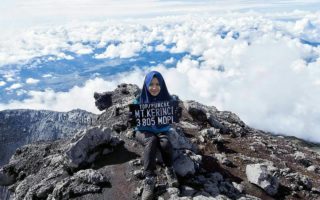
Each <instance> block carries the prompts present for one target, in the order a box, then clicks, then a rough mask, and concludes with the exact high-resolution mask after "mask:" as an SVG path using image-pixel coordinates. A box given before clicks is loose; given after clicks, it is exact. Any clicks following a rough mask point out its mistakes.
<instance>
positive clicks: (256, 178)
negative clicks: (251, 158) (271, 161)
mask: <svg viewBox="0 0 320 200" xmlns="http://www.w3.org/2000/svg"><path fill="white" fill-rule="evenodd" d="M270 168H272V166H270V165H268V164H260V163H259V164H252V165H247V167H246V174H247V178H248V181H249V182H251V183H253V184H256V185H258V186H259V187H261V188H262V189H264V190H265V191H266V192H267V193H268V194H270V195H275V194H277V192H278V187H279V182H278V179H277V178H276V177H274V176H272V174H271V171H270Z"/></svg>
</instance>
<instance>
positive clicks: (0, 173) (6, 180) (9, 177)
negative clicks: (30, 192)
mask: <svg viewBox="0 0 320 200" xmlns="http://www.w3.org/2000/svg"><path fill="white" fill-rule="evenodd" d="M14 182H15V176H14V174H10V173H9V172H8V171H7V170H5V169H3V168H1V169H0V185H2V186H7V185H11V184H13V183H14Z"/></svg>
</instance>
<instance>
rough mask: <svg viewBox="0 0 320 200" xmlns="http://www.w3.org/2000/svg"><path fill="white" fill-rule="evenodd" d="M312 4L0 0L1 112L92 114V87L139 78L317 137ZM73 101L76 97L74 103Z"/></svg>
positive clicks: (267, 125)
mask: <svg viewBox="0 0 320 200" xmlns="http://www.w3.org/2000/svg"><path fill="white" fill-rule="evenodd" d="M319 5H320V3H319V1H313V0H308V1H268V2H267V3H265V1H230V0H227V1H144V0H139V1H134V3H132V1H128V0H123V1H105V0H91V1H89V0H70V1H62V0H56V1H53V0H42V1H38V0H29V1H22V0H13V1H8V0H5V1H2V2H1V3H0V26H1V28H2V30H1V33H0V94H1V97H0V110H3V109H13V108H31V109H49V110H58V111H68V110H71V109H75V108H81V109H85V110H88V111H91V112H95V113H99V111H98V110H97V109H96V108H95V105H94V100H93V97H92V96H93V92H95V91H97V92H105V91H107V90H113V89H114V88H115V87H116V86H117V84H120V83H122V82H127V83H134V84H137V85H140V86H141V84H142V81H143V78H144V75H145V74H146V72H147V71H150V70H158V71H160V72H161V73H162V74H163V75H164V77H165V80H166V82H167V85H168V88H169V91H170V92H171V93H174V94H177V95H179V96H180V98H181V99H183V100H187V99H193V100H197V101H199V102H201V103H204V104H207V105H213V106H216V107H217V108H218V109H219V110H229V111H232V112H235V113H236V114H238V115H239V116H240V117H241V119H243V120H244V121H245V122H246V123H247V124H249V125H250V126H253V127H256V128H259V129H263V130H268V131H272V132H276V133H284V134H288V135H295V136H298V137H302V138H305V139H309V140H316V141H319V142H320V140H319V138H320V137H319V136H318V135H319V131H320V124H319V120H320V114H319V113H320V105H319V104H318V102H319V101H320V78H319V77H320V49H319V48H320V47H319V45H320V12H319V10H320V9H319V8H320V6H319ZM79 99H81V101H79Z"/></svg>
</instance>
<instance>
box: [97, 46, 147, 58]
mask: <svg viewBox="0 0 320 200" xmlns="http://www.w3.org/2000/svg"><path fill="white" fill-rule="evenodd" d="M141 49H142V45H141V44H140V43H139V42H126V43H121V44H119V45H114V44H111V45H109V46H108V47H107V49H106V51H105V52H104V53H102V54H98V55H95V58H97V59H101V58H117V57H119V58H130V57H133V56H137V55H138V54H137V53H138V52H139V51H141Z"/></svg>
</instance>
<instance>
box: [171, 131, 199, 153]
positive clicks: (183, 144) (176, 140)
mask: <svg viewBox="0 0 320 200" xmlns="http://www.w3.org/2000/svg"><path fill="white" fill-rule="evenodd" d="M168 136H169V140H170V142H171V144H172V146H173V148H174V149H176V150H179V149H188V150H191V151H193V152H195V153H196V152H197V151H198V149H197V147H196V146H195V145H194V144H193V143H191V142H190V140H189V139H188V138H186V137H185V135H184V133H183V132H182V131H181V130H175V129H174V128H171V129H170V130H169V135H168Z"/></svg>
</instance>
